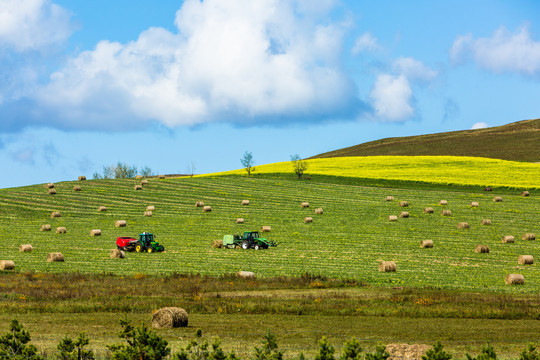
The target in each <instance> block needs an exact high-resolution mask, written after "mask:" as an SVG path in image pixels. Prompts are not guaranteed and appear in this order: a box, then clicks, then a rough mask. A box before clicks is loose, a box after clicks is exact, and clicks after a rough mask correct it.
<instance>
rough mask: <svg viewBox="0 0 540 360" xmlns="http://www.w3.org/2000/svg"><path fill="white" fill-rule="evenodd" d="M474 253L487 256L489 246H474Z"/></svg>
mask: <svg viewBox="0 0 540 360" xmlns="http://www.w3.org/2000/svg"><path fill="white" fill-rule="evenodd" d="M474 252H475V253H477V254H489V246H487V245H476V247H475V248H474Z"/></svg>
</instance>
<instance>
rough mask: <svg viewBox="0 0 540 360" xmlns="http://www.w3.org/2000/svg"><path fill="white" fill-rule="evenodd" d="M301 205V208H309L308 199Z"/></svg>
mask: <svg viewBox="0 0 540 360" xmlns="http://www.w3.org/2000/svg"><path fill="white" fill-rule="evenodd" d="M300 207H301V208H308V207H309V203H308V202H307V201H304V202H302V203H301V204H300Z"/></svg>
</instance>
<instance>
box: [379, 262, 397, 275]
mask: <svg viewBox="0 0 540 360" xmlns="http://www.w3.org/2000/svg"><path fill="white" fill-rule="evenodd" d="M379 271H380V272H395V271H396V263H395V262H393V261H381V262H380V263H379Z"/></svg>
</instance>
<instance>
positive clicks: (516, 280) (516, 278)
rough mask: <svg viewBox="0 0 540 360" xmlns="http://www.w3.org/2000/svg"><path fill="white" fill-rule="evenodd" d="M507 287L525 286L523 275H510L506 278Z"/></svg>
mask: <svg viewBox="0 0 540 360" xmlns="http://www.w3.org/2000/svg"><path fill="white" fill-rule="evenodd" d="M504 282H505V283H506V285H524V284H525V278H524V277H523V275H521V274H508V275H506V278H504Z"/></svg>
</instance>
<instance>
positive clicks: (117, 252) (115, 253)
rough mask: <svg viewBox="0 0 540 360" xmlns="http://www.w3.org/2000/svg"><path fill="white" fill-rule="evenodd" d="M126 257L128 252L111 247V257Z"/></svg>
mask: <svg viewBox="0 0 540 360" xmlns="http://www.w3.org/2000/svg"><path fill="white" fill-rule="evenodd" d="M125 257H126V253H125V252H123V251H122V250H119V249H111V253H110V258H111V259H123V258H125Z"/></svg>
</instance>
